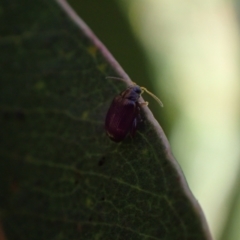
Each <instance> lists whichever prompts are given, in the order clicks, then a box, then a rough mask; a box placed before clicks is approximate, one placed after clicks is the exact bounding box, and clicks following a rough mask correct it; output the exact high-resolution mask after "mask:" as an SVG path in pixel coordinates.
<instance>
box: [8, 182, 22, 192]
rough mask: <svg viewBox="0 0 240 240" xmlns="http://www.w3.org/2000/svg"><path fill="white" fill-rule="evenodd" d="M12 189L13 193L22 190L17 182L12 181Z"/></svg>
mask: <svg viewBox="0 0 240 240" xmlns="http://www.w3.org/2000/svg"><path fill="white" fill-rule="evenodd" d="M10 189H11V192H12V193H17V192H19V190H20V187H19V184H18V182H17V181H12V182H11V183H10Z"/></svg>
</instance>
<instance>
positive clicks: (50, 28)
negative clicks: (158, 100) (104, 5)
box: [0, 0, 210, 240]
mask: <svg viewBox="0 0 240 240" xmlns="http://www.w3.org/2000/svg"><path fill="white" fill-rule="evenodd" d="M59 2H62V3H64V1H61V0H60V1H59ZM70 15H71V13H70ZM72 18H74V17H73V15H72ZM74 21H75V23H74ZM74 21H72V20H71V19H70V18H69V16H68V14H66V12H64V11H63V9H61V7H60V6H59V5H58V4H57V3H56V2H55V1H50V0H35V1H28V0H22V1H18V0H11V1H8V0H2V1H1V3H0V22H1V23H3V24H1V25H0V35H1V38H0V49H1V55H0V68H1V71H0V84H1V85H0V123H1V138H0V143H1V144H0V156H1V160H0V214H1V215H0V216H1V220H2V224H3V227H4V231H5V233H6V236H7V239H36V240H37V239H86V240H89V239H96V240H97V239H104V240H106V239H107V240H111V239H114V240H115V239H134V240H137V239H146V240H148V239H149V240H151V239H181V240H182V239H194V240H198V239H201V240H202V239H210V235H209V232H208V229H207V225H206V223H205V221H204V218H203V217H202V213H201V210H200V208H199V206H198V204H197V203H196V201H195V200H194V198H193V197H192V195H191V193H190V191H189V190H188V187H187V185H186V183H185V180H184V178H183V176H182V175H181V172H180V170H179V169H178V165H177V164H176V162H175V160H174V159H173V157H172V155H171V152H170V149H169V146H168V143H167V141H166V139H165V135H164V133H163V132H162V131H161V129H160V127H159V126H158V124H157V123H156V122H155V120H154V119H153V117H152V115H151V113H150V111H149V110H148V109H147V108H146V107H145V110H143V111H142V113H141V115H142V118H143V122H142V123H140V124H139V127H138V131H137V133H136V136H135V137H134V138H133V139H131V138H130V137H128V138H127V139H125V140H124V141H123V142H121V143H119V144H116V143H114V142H111V141H110V140H109V139H108V137H107V136H106V133H105V130H104V119H105V115H106V112H107V110H108V107H109V105H110V103H111V101H112V99H113V97H114V96H115V95H116V94H118V93H119V92H120V91H122V90H124V88H126V85H125V84H124V83H123V82H121V81H115V80H106V79H105V77H106V76H122V77H124V72H123V71H122V70H121V68H120V66H119V65H118V64H117V63H116V62H115V60H114V59H113V58H112V57H111V55H110V54H109V53H108V52H107V50H106V49H105V47H104V46H103V45H102V44H101V43H100V42H99V40H98V39H97V38H96V37H95V36H94V35H93V34H92V33H91V31H90V30H89V29H88V28H87V27H86V26H85V25H84V23H83V22H81V20H79V19H76V18H75V20H74ZM128 83H129V82H128Z"/></svg>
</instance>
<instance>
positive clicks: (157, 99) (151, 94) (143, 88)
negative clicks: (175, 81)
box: [141, 87, 163, 107]
mask: <svg viewBox="0 0 240 240" xmlns="http://www.w3.org/2000/svg"><path fill="white" fill-rule="evenodd" d="M141 89H142V90H143V91H145V92H147V93H148V94H149V95H150V96H152V98H154V99H155V100H156V101H157V102H158V103H159V105H160V106H161V107H163V103H162V102H161V100H160V99H159V98H158V97H157V96H155V95H154V94H153V93H151V92H149V91H148V90H147V89H146V88H145V87H141Z"/></svg>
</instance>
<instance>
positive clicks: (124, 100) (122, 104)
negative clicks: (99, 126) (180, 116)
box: [105, 77, 163, 142]
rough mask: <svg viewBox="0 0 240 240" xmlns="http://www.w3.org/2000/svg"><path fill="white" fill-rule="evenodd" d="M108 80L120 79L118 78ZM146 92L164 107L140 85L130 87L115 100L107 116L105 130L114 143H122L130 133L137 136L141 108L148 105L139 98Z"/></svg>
mask: <svg viewBox="0 0 240 240" xmlns="http://www.w3.org/2000/svg"><path fill="white" fill-rule="evenodd" d="M108 78H113V79H120V78H116V77H108ZM120 80H122V79H120ZM144 91H146V92H147V93H148V94H150V95H151V96H152V97H153V98H154V99H156V100H157V102H158V103H159V104H160V105H161V106H163V105H162V102H161V101H160V100H159V99H158V98H157V97H156V96H155V95H153V94H152V93H151V92H149V91H148V90H147V89H146V88H144V87H140V86H138V85H133V86H130V87H128V88H127V89H126V90H124V91H123V92H121V93H120V94H119V95H117V96H116V97H115V98H114V99H113V101H112V104H111V106H110V108H109V110H108V112H107V115H106V119H105V129H106V132H107V135H108V136H109V138H110V139H111V140H112V141H114V142H121V141H122V140H123V139H124V138H125V137H126V135H127V134H128V133H129V134H130V135H131V136H133V135H134V134H135V132H136V129H137V123H138V121H139V119H140V106H143V105H148V102H139V98H140V96H141V94H142V93H143V92H144Z"/></svg>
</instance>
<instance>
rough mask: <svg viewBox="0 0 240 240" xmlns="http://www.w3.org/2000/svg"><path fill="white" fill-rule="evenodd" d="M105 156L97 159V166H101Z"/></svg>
mask: <svg viewBox="0 0 240 240" xmlns="http://www.w3.org/2000/svg"><path fill="white" fill-rule="evenodd" d="M105 160H106V157H105V156H103V157H101V158H100V160H99V161H98V166H99V167H101V166H102V165H103V164H104V163H105Z"/></svg>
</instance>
